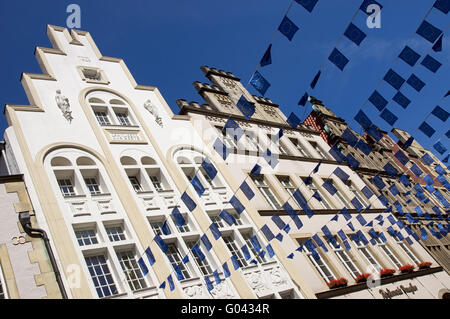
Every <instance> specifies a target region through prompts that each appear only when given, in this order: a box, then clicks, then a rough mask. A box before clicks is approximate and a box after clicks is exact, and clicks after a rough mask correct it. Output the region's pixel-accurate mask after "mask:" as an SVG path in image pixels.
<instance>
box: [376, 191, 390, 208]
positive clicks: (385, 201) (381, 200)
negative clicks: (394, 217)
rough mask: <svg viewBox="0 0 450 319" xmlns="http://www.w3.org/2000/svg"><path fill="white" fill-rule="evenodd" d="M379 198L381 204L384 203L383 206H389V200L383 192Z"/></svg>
mask: <svg viewBox="0 0 450 319" xmlns="http://www.w3.org/2000/svg"><path fill="white" fill-rule="evenodd" d="M377 198H378V200H379V201H380V202H381V204H383V206H389V201H388V199H387V198H386V196H384V195H383V194H380V195H379V196H378V197H377ZM388 209H389V208H388Z"/></svg>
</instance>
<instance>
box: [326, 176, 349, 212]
mask: <svg viewBox="0 0 450 319" xmlns="http://www.w3.org/2000/svg"><path fill="white" fill-rule="evenodd" d="M326 180H328V181H329V182H330V183H331V184H332V185H333V186H334V187H335V188H336V190H337V192H336V194H335V195H336V196H337V197H338V198H339V199H340V200H341V202H342V203H343V204H344V206H345V207H347V208H350V207H351V206H350V204H349V203H348V201H347V200H346V199H345V197H344V195H342V194H341V191H340V190H339V188H338V187H337V186H336V183H334V181H333V180H332V179H331V178H329V179H326Z"/></svg>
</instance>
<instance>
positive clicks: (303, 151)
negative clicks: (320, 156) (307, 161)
mask: <svg viewBox="0 0 450 319" xmlns="http://www.w3.org/2000/svg"><path fill="white" fill-rule="evenodd" d="M289 140H290V141H291V142H292V144H294V146H295V148H296V149H297V150H298V151H299V152H300V154H301V155H302V157H310V156H309V155H308V153H307V152H306V150H305V149H304V148H303V146H302V145H301V144H300V141H299V140H298V139H296V138H289Z"/></svg>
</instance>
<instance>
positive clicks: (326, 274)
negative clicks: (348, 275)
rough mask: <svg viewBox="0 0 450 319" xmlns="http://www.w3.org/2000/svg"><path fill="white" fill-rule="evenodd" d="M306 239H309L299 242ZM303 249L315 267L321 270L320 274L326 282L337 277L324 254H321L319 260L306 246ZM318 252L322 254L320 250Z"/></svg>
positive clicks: (302, 242)
mask: <svg viewBox="0 0 450 319" xmlns="http://www.w3.org/2000/svg"><path fill="white" fill-rule="evenodd" d="M306 241H307V239H305V240H301V241H299V242H300V244H304V243H305V242H306ZM303 251H304V252H305V254H306V256H307V257H308V259H309V260H310V261H311V263H312V264H313V266H314V268H316V270H317V271H318V272H319V274H320V275H321V276H322V278H323V279H324V280H325V281H326V282H330V281H331V280H336V279H337V277H336V275H335V274H334V273H333V271H332V270H331V268H330V267H329V266H328V265H327V263H326V262H325V260H324V259H323V257H322V256H320V259H319V260H316V258H314V256H313V254H312V252H311V251H310V250H309V249H308V247H306V246H303ZM317 253H318V254H319V255H320V252H319V251H318V250H317Z"/></svg>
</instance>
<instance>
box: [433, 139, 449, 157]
mask: <svg viewBox="0 0 450 319" xmlns="http://www.w3.org/2000/svg"><path fill="white" fill-rule="evenodd" d="M433 148H434V149H435V150H436V151H437V152H438V153H439V154H441V155H444V153H445V152H447V148H446V147H444V145H442V143H441V142H437V143H436V144H434V145H433Z"/></svg>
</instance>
